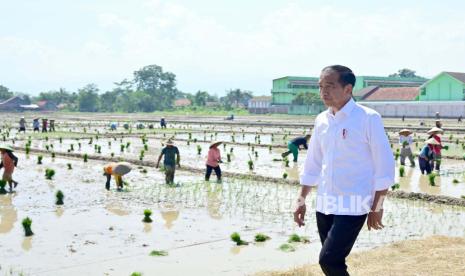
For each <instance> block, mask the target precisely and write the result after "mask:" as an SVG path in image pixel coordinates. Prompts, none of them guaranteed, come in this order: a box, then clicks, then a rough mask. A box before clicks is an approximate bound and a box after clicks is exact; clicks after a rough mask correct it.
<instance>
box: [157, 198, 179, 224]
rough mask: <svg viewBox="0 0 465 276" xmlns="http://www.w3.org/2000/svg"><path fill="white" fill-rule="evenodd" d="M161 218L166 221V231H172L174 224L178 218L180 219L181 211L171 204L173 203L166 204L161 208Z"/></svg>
mask: <svg viewBox="0 0 465 276" xmlns="http://www.w3.org/2000/svg"><path fill="white" fill-rule="evenodd" d="M160 213H161V217H162V218H163V220H164V221H165V227H166V229H171V227H173V225H174V223H173V222H175V221H176V220H177V219H178V217H179V209H178V207H176V205H174V204H171V203H165V204H164V205H162V206H161V210H160Z"/></svg>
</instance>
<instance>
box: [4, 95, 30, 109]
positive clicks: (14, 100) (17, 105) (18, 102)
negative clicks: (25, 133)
mask: <svg viewBox="0 0 465 276" xmlns="http://www.w3.org/2000/svg"><path fill="white" fill-rule="evenodd" d="M28 104H29V101H28V100H27V99H25V98H22V97H20V96H14V97H11V98H9V99H8V100H6V101H4V102H0V111H23V108H22V107H21V106H22V105H28Z"/></svg>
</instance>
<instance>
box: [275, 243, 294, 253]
mask: <svg viewBox="0 0 465 276" xmlns="http://www.w3.org/2000/svg"><path fill="white" fill-rule="evenodd" d="M279 250H281V251H283V252H294V251H295V247H294V246H293V245H292V244H288V243H285V244H282V245H281V246H280V247H279Z"/></svg>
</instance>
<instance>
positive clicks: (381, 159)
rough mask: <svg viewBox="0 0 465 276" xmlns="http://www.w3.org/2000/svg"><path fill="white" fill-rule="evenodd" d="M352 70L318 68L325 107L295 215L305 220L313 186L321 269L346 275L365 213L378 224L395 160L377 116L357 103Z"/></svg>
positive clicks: (377, 226) (317, 123)
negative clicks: (320, 70)
mask: <svg viewBox="0 0 465 276" xmlns="http://www.w3.org/2000/svg"><path fill="white" fill-rule="evenodd" d="M354 85H355V75H354V73H353V72H352V70H350V69H349V68H347V67H345V66H341V65H333V66H329V67H326V68H324V69H323V70H322V72H321V75H320V80H319V86H320V97H321V99H322V100H323V102H324V104H325V105H326V106H327V107H328V109H327V110H326V111H324V112H322V113H320V114H319V115H318V116H317V118H316V119H315V124H314V129H313V135H312V136H311V138H310V143H309V146H308V153H307V156H306V160H305V164H304V170H303V172H302V175H301V178H300V183H301V185H302V189H301V194H300V197H299V200H298V206H297V208H296V211H295V212H294V221H295V222H296V223H297V224H298V225H299V226H302V225H304V224H305V223H304V219H305V213H306V205H305V198H306V196H307V195H308V194H309V192H310V190H311V187H313V186H317V187H318V188H317V196H316V222H317V227H318V232H319V235H320V240H321V243H322V245H323V247H322V249H321V252H320V257H319V263H320V266H321V269H322V270H323V272H324V274H325V275H349V274H348V272H347V265H346V263H345V259H346V257H347V256H348V255H349V253H350V251H351V250H352V246H353V245H354V243H355V240H356V239H357V236H358V234H359V232H360V230H361V229H362V227H363V224H364V223H365V220H366V219H367V218H368V219H367V226H368V230H371V229H376V230H378V229H382V228H383V227H384V226H383V223H382V217H383V208H382V207H383V200H384V197H385V196H386V194H387V190H388V188H389V187H391V186H392V185H393V184H394V171H395V162H394V157H393V154H392V151H391V147H390V144H389V141H388V138H387V136H386V133H385V130H384V127H383V122H382V119H381V116H380V115H379V114H378V113H377V112H376V111H374V110H372V109H369V108H367V107H364V106H362V105H359V104H357V103H355V101H354V100H353V99H352V90H353V87H354Z"/></svg>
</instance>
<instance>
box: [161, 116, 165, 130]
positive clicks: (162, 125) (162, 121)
mask: <svg viewBox="0 0 465 276" xmlns="http://www.w3.org/2000/svg"><path fill="white" fill-rule="evenodd" d="M160 127H161V128H166V120H165V117H161V119H160Z"/></svg>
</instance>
